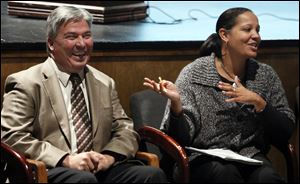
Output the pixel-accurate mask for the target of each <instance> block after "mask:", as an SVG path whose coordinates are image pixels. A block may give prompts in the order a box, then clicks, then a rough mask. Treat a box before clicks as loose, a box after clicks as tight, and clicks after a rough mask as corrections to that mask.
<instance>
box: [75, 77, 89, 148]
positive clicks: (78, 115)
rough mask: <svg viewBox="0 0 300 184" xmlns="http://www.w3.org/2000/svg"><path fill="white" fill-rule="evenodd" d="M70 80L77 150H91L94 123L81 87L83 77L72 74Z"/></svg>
mask: <svg viewBox="0 0 300 184" xmlns="http://www.w3.org/2000/svg"><path fill="white" fill-rule="evenodd" d="M70 80H71V82H72V85H73V87H72V91H71V106H72V109H71V113H72V119H73V125H74V127H75V134H76V138H77V152H78V153H80V152H84V151H90V150H91V149H92V125H91V122H90V120H89V115H88V109H87V106H86V103H85V99H84V95H83V91H82V89H81V87H80V83H81V79H80V77H79V75H78V74H71V76H70Z"/></svg>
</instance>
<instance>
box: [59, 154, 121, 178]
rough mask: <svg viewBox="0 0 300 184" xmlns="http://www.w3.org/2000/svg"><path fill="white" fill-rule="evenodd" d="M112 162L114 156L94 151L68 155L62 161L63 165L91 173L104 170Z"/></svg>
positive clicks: (113, 161)
mask: <svg viewBox="0 0 300 184" xmlns="http://www.w3.org/2000/svg"><path fill="white" fill-rule="evenodd" d="M114 163H115V158H114V157H112V156H110V155H106V154H100V153H97V152H94V151H90V152H83V153H79V154H76V155H68V156H66V158H65V159H64V160H63V162H62V164H63V166H64V167H68V168H73V169H78V170H81V171H90V172H93V173H96V172H98V171H105V170H107V169H108V168H109V167H110V166H111V165H113V164H114Z"/></svg>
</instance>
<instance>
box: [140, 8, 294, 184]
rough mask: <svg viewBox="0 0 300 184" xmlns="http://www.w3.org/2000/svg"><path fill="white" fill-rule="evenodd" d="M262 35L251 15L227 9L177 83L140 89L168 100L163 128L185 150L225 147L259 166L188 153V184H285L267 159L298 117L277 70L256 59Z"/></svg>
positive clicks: (151, 82)
mask: <svg viewBox="0 0 300 184" xmlns="http://www.w3.org/2000/svg"><path fill="white" fill-rule="evenodd" d="M259 29H260V26H259V22H258V19H257V17H256V15H255V14H254V13H253V12H252V11H251V10H249V9H247V8H231V9H228V10H226V11H225V12H223V13H222V14H221V15H220V17H219V19H218V21H217V25H216V33H213V34H212V35H211V36H209V37H208V39H207V40H206V41H205V42H204V43H203V45H202V47H201V49H200V56H201V57H200V58H198V59H196V60H195V61H194V62H192V63H190V64H188V65H187V66H186V67H184V68H183V70H182V71H181V73H180V74H179V76H178V78H177V80H176V83H175V84H176V85H175V84H173V83H172V82H170V81H167V80H162V81H160V82H159V83H157V82H155V81H154V80H151V79H149V78H145V81H144V85H145V86H147V87H149V88H150V89H153V90H154V91H156V92H159V93H161V94H162V95H165V96H167V97H168V98H169V103H168V107H169V108H166V112H165V117H164V119H163V122H162V130H163V131H165V132H166V133H168V134H169V135H171V136H172V137H174V138H175V139H176V140H177V141H178V142H179V143H180V144H181V145H182V146H190V147H195V148H199V149H213V148H224V149H230V150H232V151H234V152H237V153H239V154H240V155H243V156H246V157H249V158H254V159H257V160H260V161H263V164H262V165H249V164H242V163H239V162H232V161H225V160H223V159H219V158H216V157H210V156H203V155H201V154H199V153H196V152H193V151H191V153H190V157H189V158H190V172H191V182H265V183H267V182H283V179H282V178H281V177H280V176H279V175H278V174H277V173H276V172H275V170H274V169H273V168H272V166H271V163H270V161H269V160H268V158H267V157H266V154H267V152H268V150H269V147H270V144H271V143H272V144H276V145H279V146H280V145H283V144H285V143H286V142H287V140H288V139H289V137H290V136H291V133H292V131H293V125H294V122H295V117H294V114H293V112H292V110H291V109H290V108H289V107H288V102H287V99H286V97H285V92H284V89H283V87H282V84H281V81H280V79H279V77H278V75H277V74H276V72H275V71H274V70H273V69H272V68H271V67H270V66H268V65H266V64H262V63H259V62H258V61H256V60H255V59H254V58H255V57H256V55H257V50H258V45H259V43H260V41H261V38H260V35H259Z"/></svg>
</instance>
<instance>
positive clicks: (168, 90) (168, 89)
mask: <svg viewBox="0 0 300 184" xmlns="http://www.w3.org/2000/svg"><path fill="white" fill-rule="evenodd" d="M159 80H160V81H159V82H155V81H154V80H151V79H149V78H147V77H146V78H144V83H143V85H144V86H146V87H147V88H149V89H152V90H153V91H155V92H157V93H159V94H161V95H164V96H166V97H168V98H169V99H170V100H171V109H172V111H173V112H174V113H175V114H177V115H178V114H180V113H181V112H182V105H181V101H180V95H179V93H178V91H177V88H176V85H175V84H174V83H173V82H171V81H168V80H162V79H161V78H160V77H159Z"/></svg>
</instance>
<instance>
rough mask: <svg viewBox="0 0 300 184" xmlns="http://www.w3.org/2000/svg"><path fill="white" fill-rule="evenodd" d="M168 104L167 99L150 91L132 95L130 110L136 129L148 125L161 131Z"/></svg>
mask: <svg viewBox="0 0 300 184" xmlns="http://www.w3.org/2000/svg"><path fill="white" fill-rule="evenodd" d="M166 104H167V97H164V96H162V95H159V94H157V93H156V92H154V91H152V90H150V89H146V90H142V91H139V92H136V93H134V94H133V95H131V97H130V109H131V116H132V118H133V119H134V126H135V129H139V128H140V127H143V126H146V125H149V126H152V127H154V128H157V129H159V128H160V123H161V121H162V118H163V115H164V110H165V108H166Z"/></svg>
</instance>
